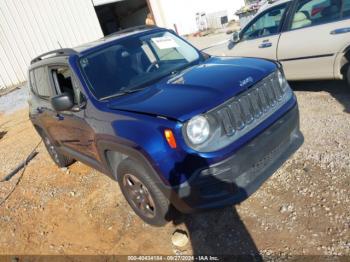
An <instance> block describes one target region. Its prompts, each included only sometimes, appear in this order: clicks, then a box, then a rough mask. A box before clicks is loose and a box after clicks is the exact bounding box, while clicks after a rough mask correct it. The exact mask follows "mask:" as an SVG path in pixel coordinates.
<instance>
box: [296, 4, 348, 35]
mask: <svg viewBox="0 0 350 262" xmlns="http://www.w3.org/2000/svg"><path fill="white" fill-rule="evenodd" d="M343 2H349V0H303V1H300V3H299V5H298V7H297V9H296V12H295V14H294V16H293V22H292V26H291V28H292V29H299V28H304V27H308V26H314V25H319V24H324V23H329V22H333V21H335V20H338V19H340V18H341V11H342V5H343ZM344 11H345V10H344Z"/></svg>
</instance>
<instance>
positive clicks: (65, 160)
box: [41, 134, 74, 168]
mask: <svg viewBox="0 0 350 262" xmlns="http://www.w3.org/2000/svg"><path fill="white" fill-rule="evenodd" d="M41 137H42V139H43V141H44V144H45V147H46V149H47V152H48V153H49V155H50V157H51V159H52V160H53V161H54V162H55V164H56V165H57V166H58V167H61V168H62V167H68V166H70V165H71V164H73V163H74V159H73V158H70V157H67V156H65V155H63V154H61V153H59V152H58V151H57V148H56V146H55V145H54V144H53V143H52V141H51V140H50V138H48V137H47V136H46V135H43V134H41Z"/></svg>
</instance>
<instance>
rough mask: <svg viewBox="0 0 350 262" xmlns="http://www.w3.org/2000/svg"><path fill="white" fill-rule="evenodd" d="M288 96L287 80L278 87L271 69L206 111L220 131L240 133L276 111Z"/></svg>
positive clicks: (290, 94) (230, 134)
mask: <svg viewBox="0 0 350 262" xmlns="http://www.w3.org/2000/svg"><path fill="white" fill-rule="evenodd" d="M291 96H292V91H291V89H290V87H289V86H288V84H287V83H285V84H284V86H281V85H280V83H279V80H278V73H277V72H274V73H272V74H271V75H269V76H268V77H266V78H265V79H263V80H262V81H260V82H259V83H257V84H256V85H255V86H253V87H252V88H249V89H248V90H247V91H245V92H243V93H242V94H241V95H239V96H237V97H235V98H233V99H231V100H229V101H227V102H225V103H224V104H223V105H221V106H219V107H217V108H215V109H214V110H212V111H211V112H210V113H211V114H213V115H214V117H215V118H216V119H217V120H218V121H219V124H220V125H221V126H222V129H223V131H224V134H226V135H227V136H240V134H242V133H246V132H248V131H249V130H251V129H253V128H254V127H256V126H257V125H259V124H260V123H261V122H263V121H264V120H265V119H266V118H268V117H269V116H271V115H272V114H273V113H274V112H276V111H277V110H278V109H279V108H280V107H281V106H282V105H283V104H284V103H285V102H286V101H288V100H289V99H290V98H291Z"/></svg>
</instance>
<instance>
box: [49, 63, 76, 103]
mask: <svg viewBox="0 0 350 262" xmlns="http://www.w3.org/2000/svg"><path fill="white" fill-rule="evenodd" d="M50 70H51V76H52V80H53V83H54V85H55V89H56V93H57V94H62V93H68V94H70V95H72V97H73V98H74V103H75V104H80V103H81V102H82V101H81V100H82V94H81V93H80V91H79V89H78V88H77V87H76V84H75V82H74V80H73V77H72V72H71V71H70V69H69V67H67V66H62V67H55V68H51V69H50Z"/></svg>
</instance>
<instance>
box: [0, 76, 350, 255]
mask: <svg viewBox="0 0 350 262" xmlns="http://www.w3.org/2000/svg"><path fill="white" fill-rule="evenodd" d="M292 87H293V89H294V90H295V92H296V94H297V97H298V100H299V105H300V114H301V129H302V132H303V134H304V136H305V143H304V145H303V146H302V148H301V149H300V150H299V151H298V152H297V153H296V154H295V155H294V156H293V157H292V158H291V159H290V160H289V161H288V162H287V163H286V164H285V165H284V166H283V167H282V168H281V169H280V170H279V171H278V172H277V173H275V174H274V175H273V176H272V177H271V178H270V179H269V180H268V181H267V182H266V183H265V184H264V185H263V186H262V187H261V188H260V189H259V190H258V191H257V192H256V193H255V194H254V195H253V196H252V197H251V198H249V199H248V200H247V201H245V202H243V203H242V204H241V205H239V206H236V207H228V208H225V209H220V210H214V211H210V212H206V213H199V214H193V215H188V216H184V217H181V218H179V219H178V221H175V222H170V223H169V224H168V225H167V226H165V227H162V228H154V227H151V226H148V225H146V224H144V223H143V222H142V221H141V220H140V219H139V218H138V217H137V216H136V215H135V214H134V213H133V212H132V210H131V209H130V208H129V206H128V205H127V203H126V201H125V200H124V198H123V196H122V195H121V192H120V190H119V188H118V185H117V183H115V182H114V181H112V180H110V179H109V178H108V177H106V176H104V175H102V174H100V173H99V172H97V171H96V170H93V169H91V168H89V167H87V166H85V165H83V164H81V163H79V162H77V163H75V164H74V165H72V166H71V167H69V168H68V169H67V170H65V169H59V168H57V167H56V166H55V165H54V163H53V162H52V161H51V159H50V158H49V155H48V153H47V152H46V150H45V148H44V146H43V145H41V146H40V147H39V149H38V151H39V154H38V156H37V157H36V158H35V159H34V160H33V161H32V162H31V163H30V165H29V166H28V167H27V169H26V170H25V173H24V175H23V178H22V180H21V181H20V183H19V185H18V186H17V187H16V189H15V191H14V193H13V194H12V195H11V196H10V198H9V199H8V200H7V201H6V202H5V203H4V204H3V205H1V206H0V254H129V255H130V254H143V255H157V254H160V255H173V254H216V255H219V254H246V253H251V252H260V253H261V254H263V255H280V254H288V255H302V254H304V255H311V254H312V255H332V254H333V255H348V256H349V255H350V230H349V227H350V216H349V214H350V204H349V200H350V197H349V188H350V187H349V184H350V176H349V174H350V172H349V171H350V154H349V152H350V140H349V137H350V121H349V113H350V92H349V88H348V87H347V86H346V85H344V84H343V83H338V82H310V83H292ZM38 141H39V137H38V135H37V134H36V133H35V131H34V129H33V128H32V126H31V124H30V122H29V121H28V112H27V110H26V109H24V110H23V109H22V110H20V111H17V112H15V113H12V114H6V115H4V114H3V115H0V163H1V165H0V178H2V177H4V176H5V174H7V173H8V172H10V171H11V170H12V169H13V168H14V167H15V166H16V165H17V164H18V163H20V162H21V161H22V160H23V159H24V158H25V157H26V156H27V154H28V153H29V152H30V151H31V149H32V148H33V147H34V146H35V145H36V144H37V143H38ZM19 176H20V173H18V174H17V175H16V176H15V177H14V178H12V179H11V180H10V181H9V182H3V183H0V201H1V199H2V198H3V197H4V196H5V195H6V194H7V193H8V192H9V190H11V188H12V186H13V185H14V184H15V183H16V181H17V179H18V177H19ZM175 229H182V230H185V231H186V232H187V233H188V235H189V237H190V242H189V244H188V245H187V246H185V247H184V248H176V247H175V246H173V245H172V242H171V236H172V233H173V232H174V230H175Z"/></svg>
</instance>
